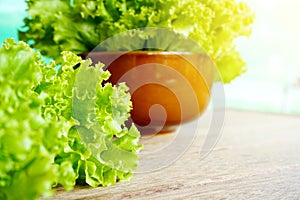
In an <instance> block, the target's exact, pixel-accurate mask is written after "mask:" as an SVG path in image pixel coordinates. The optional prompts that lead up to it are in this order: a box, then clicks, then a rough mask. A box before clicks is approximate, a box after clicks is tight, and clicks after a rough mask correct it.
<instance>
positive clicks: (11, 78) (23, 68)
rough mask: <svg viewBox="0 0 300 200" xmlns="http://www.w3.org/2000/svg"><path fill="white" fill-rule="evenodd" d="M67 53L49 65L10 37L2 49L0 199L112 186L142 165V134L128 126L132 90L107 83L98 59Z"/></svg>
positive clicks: (104, 72) (28, 48)
mask: <svg viewBox="0 0 300 200" xmlns="http://www.w3.org/2000/svg"><path fill="white" fill-rule="evenodd" d="M62 58H63V59H62V62H61V63H55V62H54V61H52V62H51V63H50V64H47V63H45V62H44V60H43V59H42V57H41V55H40V53H38V52H35V51H34V50H33V49H31V48H30V47H29V45H27V44H26V43H24V42H18V43H16V42H14V40H13V39H7V40H6V41H5V42H4V43H3V45H2V48H1V49H0V99H1V100H0V107H1V109H0V199H1V200H2V199H36V198H38V197H39V196H41V195H44V196H49V195H51V194H53V190H52V188H53V187H55V186H58V185H61V186H63V187H64V188H65V189H66V190H71V189H72V188H73V187H74V185H75V184H76V183H81V184H88V185H91V186H93V187H96V186H100V185H102V186H109V185H112V184H114V183H116V182H117V181H122V180H127V179H128V178H130V177H131V176H132V172H133V170H134V169H136V167H137V164H138V161H137V160H138V159H137V153H138V151H139V150H140V149H141V145H139V144H138V141H139V137H140V134H139V132H138V130H137V129H136V127H135V126H134V125H132V126H131V128H127V127H126V126H125V125H124V123H125V121H126V120H127V118H128V117H129V111H130V110H131V107H132V104H131V101H130V94H129V93H128V88H127V87H126V86H125V85H124V84H120V85H118V86H112V85H111V84H110V83H106V84H103V81H104V80H106V79H108V77H109V76H110V74H109V72H108V71H103V69H102V67H103V65H102V64H101V63H99V64H96V65H95V66H93V67H90V64H91V61H90V60H82V59H81V58H80V57H78V56H76V55H75V54H73V53H70V52H63V53H62ZM74 65H80V68H79V69H76V70H75V69H73V66H74ZM57 66H60V70H59V71H58V72H57V70H56V69H55V67H57ZM87 75H90V76H89V77H86V76H87ZM87 80H89V81H87ZM79 104H80V105H82V106H80V105H79Z"/></svg>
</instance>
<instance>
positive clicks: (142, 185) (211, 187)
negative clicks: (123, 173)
mask: <svg viewBox="0 0 300 200" xmlns="http://www.w3.org/2000/svg"><path fill="white" fill-rule="evenodd" d="M210 118H211V114H210V111H207V113H206V114H205V115H204V116H202V117H201V119H200V122H201V125H200V127H199V128H198V129H197V134H196V138H195V139H194V140H193V144H192V145H191V146H190V147H189V148H188V149H187V151H186V152H185V153H184V154H183V156H181V157H180V158H179V159H178V160H177V161H176V162H174V163H173V164H171V165H170V166H169V167H165V168H163V169H161V170H159V171H155V172H152V173H138V174H135V175H134V177H133V178H132V179H131V180H130V181H129V182H121V183H118V184H116V185H115V186H112V187H108V188H101V187H99V188H87V187H86V188H76V189H75V190H73V191H71V192H64V191H58V192H57V194H56V195H55V196H54V197H53V199H300V117H299V116H291V115H280V114H269V113H259V112H249V111H238V110H227V111H226V115H225V122H224V126H223V129H222V132H221V136H220V138H219V140H218V142H217V145H216V146H215V147H214V149H213V150H212V151H211V152H210V153H209V154H208V156H206V157H205V158H204V159H200V156H199V155H200V151H201V149H202V147H201V146H202V145H203V142H204V140H205V138H206V137H207V132H208V131H207V130H208V129H209V127H210V124H209V123H210ZM192 131H193V130H191V132H192ZM190 134H191V133H186V135H187V137H188V136H190ZM172 137H174V134H173V135H172V134H168V135H162V136H156V137H154V138H152V139H151V140H144V141H143V142H144V143H145V146H146V150H145V151H147V149H148V151H149V150H151V149H152V150H153V149H154V148H156V145H161V144H163V143H164V142H165V141H170V138H172ZM165 156H168V155H165V154H163V155H162V157H161V159H164V158H166V157H165Z"/></svg>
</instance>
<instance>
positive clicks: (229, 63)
mask: <svg viewBox="0 0 300 200" xmlns="http://www.w3.org/2000/svg"><path fill="white" fill-rule="evenodd" d="M27 3H28V17H26V18H25V19H24V27H23V28H22V30H20V31H19V37H20V39H22V40H24V41H27V42H32V43H33V45H32V46H33V47H35V48H37V49H40V50H41V51H42V53H43V54H45V55H47V56H49V57H53V58H58V57H60V54H59V52H61V51H66V50H68V51H72V52H74V53H76V54H81V53H84V52H89V51H91V50H93V49H94V48H95V47H96V46H97V45H99V44H100V43H101V42H103V41H105V40H106V39H107V38H110V37H112V36H114V35H116V34H119V33H122V32H124V31H128V30H135V29H139V28H145V27H157V28H166V29H169V30H171V31H174V32H175V33H178V34H181V35H182V36H184V37H186V38H190V39H192V40H194V41H195V42H196V43H197V44H198V45H199V46H200V47H202V48H203V49H204V50H205V51H206V52H207V53H208V55H209V56H211V57H212V58H213V60H214V61H215V63H216V66H217V68H218V69H219V72H220V75H221V80H222V81H223V82H225V83H227V82H230V81H231V80H232V79H234V78H235V77H237V76H239V75H241V74H242V73H244V72H245V71H246V67H245V65H246V63H245V62H244V61H243V60H242V58H241V55H239V53H238V52H237V50H236V47H235V39H236V38H238V37H240V36H248V35H250V33H251V24H252V23H253V19H254V14H253V13H252V12H251V10H250V8H249V6H248V4H246V3H245V2H242V1H236V0H222V1H217V0H215V1H212V0H184V1H179V0H135V1H132V0H75V1H64V0H54V1H48V0H31V1H28V2H27ZM145 34H146V36H145V35H144V34H143V32H141V31H139V30H137V33H133V34H130V35H131V37H134V39H135V40H136V41H137V42H138V43H139V42H143V43H145V41H144V40H145V39H146V40H147V39H150V40H151V38H149V37H148V33H145ZM152 39H153V38H152ZM155 40H157V41H163V44H164V45H165V46H164V47H163V49H161V50H166V51H174V46H178V45H177V44H176V43H177V42H179V43H180V42H182V41H181V40H178V39H177V40H176V39H174V38H173V37H166V35H163V34H156V35H155ZM123 43H124V42H123V41H120V42H117V43H115V45H116V46H115V47H112V49H116V48H117V49H118V48H119V49H118V50H136V49H135V48H134V47H132V46H126V45H122V44H123ZM125 43H126V42H125ZM145 44H146V45H145V46H144V48H145V49H149V48H148V47H147V42H146V43H145ZM137 46H140V45H139V44H138V45H137ZM108 50H109V49H108ZM175 50H177V51H189V48H185V49H182V48H179V49H175Z"/></svg>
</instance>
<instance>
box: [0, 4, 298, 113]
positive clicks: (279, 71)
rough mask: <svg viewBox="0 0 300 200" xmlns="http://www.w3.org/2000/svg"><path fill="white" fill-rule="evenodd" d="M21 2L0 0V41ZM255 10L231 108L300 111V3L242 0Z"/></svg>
mask: <svg viewBox="0 0 300 200" xmlns="http://www.w3.org/2000/svg"><path fill="white" fill-rule="evenodd" d="M24 1H25V0H14V1H11V0H0V43H2V42H3V41H4V40H5V39H6V38H9V37H14V38H15V39H17V29H18V28H19V27H21V26H22V19H23V18H24V17H25V16H26V13H25V9H26V5H25V3H24ZM245 1H247V2H248V3H249V5H250V6H251V8H252V10H253V11H254V12H255V13H256V19H255V23H254V26H253V33H252V36H251V37H249V38H240V39H238V40H237V47H238V50H239V51H240V52H241V55H242V57H243V58H244V60H245V61H246V62H247V66H248V71H247V73H245V74H244V75H243V76H241V77H239V78H237V79H235V80H234V81H232V82H231V83H230V84H227V85H225V95H226V105H227V107H228V108H233V109H246V110H257V111H263V112H276V113H288V114H300V59H298V58H300V55H298V54H300V46H299V45H298V44H300V37H299V36H300V23H299V21H298V20H299V19H300V12H299V8H300V1H299V0H272V2H271V3H270V1H261V0H245Z"/></svg>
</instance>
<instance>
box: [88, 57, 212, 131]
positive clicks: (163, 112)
mask: <svg viewBox="0 0 300 200" xmlns="http://www.w3.org/2000/svg"><path fill="white" fill-rule="evenodd" d="M83 57H85V58H91V59H92V61H93V62H94V63H97V62H102V63H104V64H105V66H106V69H108V70H109V71H110V73H111V77H110V79H109V80H108V81H109V82H111V83H112V84H118V83H120V82H126V84H127V86H128V87H129V89H130V93H131V95H132V96H131V97H132V103H133V109H132V111H131V119H132V121H133V122H134V123H135V124H136V125H137V126H138V128H139V129H140V131H141V132H142V133H149V131H150V132H151V133H156V132H170V131H173V130H174V129H175V128H176V126H179V125H180V124H182V123H184V122H188V121H191V120H194V119H196V118H197V117H199V116H200V115H201V114H202V113H203V112H204V111H205V109H206V107H207V105H208V103H209V100H210V90H211V86H212V84H213V81H214V74H215V70H214V69H215V68H214V63H213V61H212V60H211V59H210V57H209V56H207V55H206V54H204V53H189V52H165V51H132V52H91V53H87V54H84V55H83Z"/></svg>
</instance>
